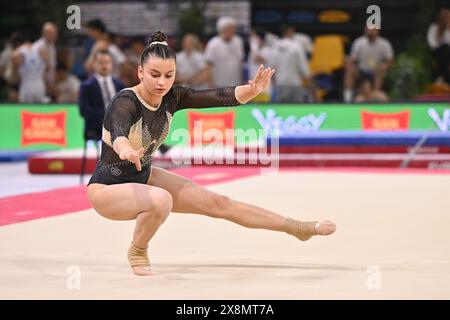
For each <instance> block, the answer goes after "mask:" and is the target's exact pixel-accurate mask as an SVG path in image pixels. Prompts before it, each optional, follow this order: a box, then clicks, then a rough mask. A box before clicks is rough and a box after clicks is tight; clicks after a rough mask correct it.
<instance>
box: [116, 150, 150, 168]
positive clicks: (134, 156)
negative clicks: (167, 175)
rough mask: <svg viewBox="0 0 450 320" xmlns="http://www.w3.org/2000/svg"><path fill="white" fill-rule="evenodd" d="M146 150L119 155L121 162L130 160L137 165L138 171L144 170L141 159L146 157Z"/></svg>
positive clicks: (128, 151) (129, 151) (127, 151)
mask: <svg viewBox="0 0 450 320" xmlns="http://www.w3.org/2000/svg"><path fill="white" fill-rule="evenodd" d="M144 151H145V150H144V148H140V149H139V150H134V149H128V150H124V151H122V152H121V153H120V154H119V157H120V159H121V160H128V161H130V162H132V163H134V164H135V166H136V169H137V171H141V170H142V165H141V158H142V157H143V156H144Z"/></svg>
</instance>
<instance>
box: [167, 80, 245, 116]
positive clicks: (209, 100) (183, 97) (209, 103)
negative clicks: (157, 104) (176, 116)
mask: <svg viewBox="0 0 450 320" xmlns="http://www.w3.org/2000/svg"><path fill="white" fill-rule="evenodd" d="M235 88H236V87H225V88H218V89H208V90H194V89H191V88H188V87H183V86H175V87H173V93H174V95H175V100H176V102H177V108H176V111H177V110H182V109H186V108H208V107H222V106H223V107H225V106H238V105H240V103H239V101H237V100H236V96H235V95H234V90H235Z"/></svg>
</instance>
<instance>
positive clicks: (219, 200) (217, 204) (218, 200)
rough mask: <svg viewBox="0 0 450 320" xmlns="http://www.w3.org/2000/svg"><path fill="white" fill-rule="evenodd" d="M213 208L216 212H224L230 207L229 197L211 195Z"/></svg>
mask: <svg viewBox="0 0 450 320" xmlns="http://www.w3.org/2000/svg"><path fill="white" fill-rule="evenodd" d="M212 200H213V205H214V208H215V209H217V210H218V211H225V210H227V209H229V208H230V207H231V204H232V201H233V200H231V198H230V197H227V196H224V195H221V194H213V195H212Z"/></svg>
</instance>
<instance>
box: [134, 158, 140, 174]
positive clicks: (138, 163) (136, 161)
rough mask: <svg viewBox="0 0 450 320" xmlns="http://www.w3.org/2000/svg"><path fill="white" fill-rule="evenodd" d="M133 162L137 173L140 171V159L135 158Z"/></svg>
mask: <svg viewBox="0 0 450 320" xmlns="http://www.w3.org/2000/svg"><path fill="white" fill-rule="evenodd" d="M133 162H134V164H135V165H136V169H137V171H141V170H142V165H141V159H140V158H139V157H138V158H135V161H133Z"/></svg>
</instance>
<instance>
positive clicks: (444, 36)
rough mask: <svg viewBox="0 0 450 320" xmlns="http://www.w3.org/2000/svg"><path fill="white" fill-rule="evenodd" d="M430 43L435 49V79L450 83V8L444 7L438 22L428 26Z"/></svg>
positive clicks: (433, 49) (432, 48)
mask: <svg viewBox="0 0 450 320" xmlns="http://www.w3.org/2000/svg"><path fill="white" fill-rule="evenodd" d="M427 40H428V44H429V46H430V48H431V50H432V51H433V56H434V58H435V60H436V67H435V68H433V78H434V80H438V81H439V80H440V81H445V82H446V83H448V84H450V10H449V9H446V8H442V9H441V10H440V11H439V14H438V19H437V22H435V23H432V24H431V25H430V27H429V28H428V35H427Z"/></svg>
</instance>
